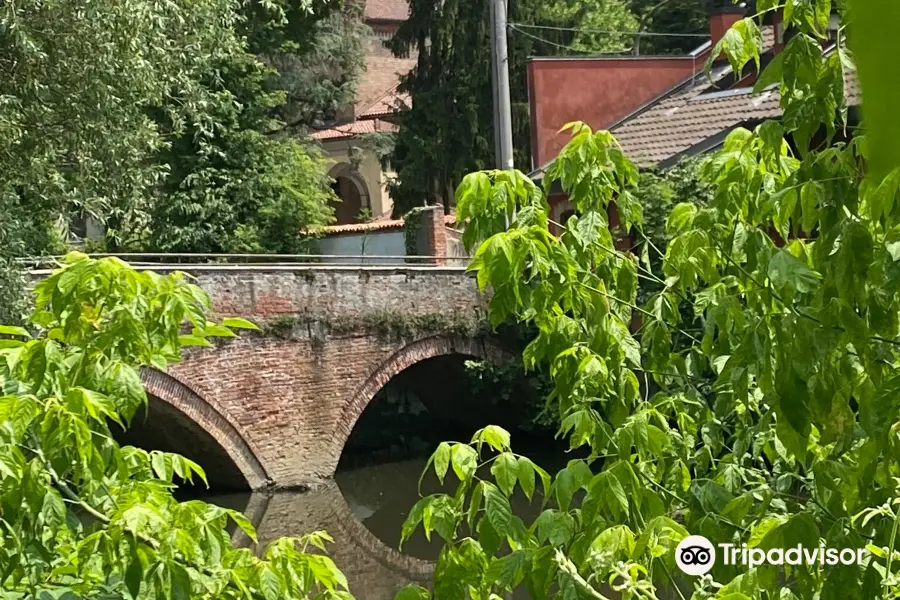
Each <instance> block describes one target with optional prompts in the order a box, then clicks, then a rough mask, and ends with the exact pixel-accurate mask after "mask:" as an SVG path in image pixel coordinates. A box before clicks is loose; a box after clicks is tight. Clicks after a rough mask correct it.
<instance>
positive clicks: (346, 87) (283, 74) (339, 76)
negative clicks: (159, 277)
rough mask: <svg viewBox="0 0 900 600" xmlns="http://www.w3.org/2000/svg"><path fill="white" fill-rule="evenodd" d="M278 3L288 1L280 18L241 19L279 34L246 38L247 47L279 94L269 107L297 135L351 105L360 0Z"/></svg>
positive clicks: (358, 55)
mask: <svg viewBox="0 0 900 600" xmlns="http://www.w3.org/2000/svg"><path fill="white" fill-rule="evenodd" d="M284 3H285V4H288V5H290V7H289V9H288V10H289V13H290V14H289V16H288V17H287V18H286V19H281V20H279V19H278V18H277V16H273V15H272V14H271V12H269V13H267V12H265V11H264V12H262V13H261V14H260V15H258V16H257V17H256V18H253V19H248V20H247V21H246V22H247V23H251V24H253V26H254V27H255V28H265V31H267V32H269V31H272V30H273V29H276V30H278V31H280V32H281V33H280V35H279V36H277V37H276V38H275V39H271V38H269V37H268V36H261V37H262V39H258V38H255V37H250V39H249V50H250V52H252V53H253V54H256V55H257V56H259V57H260V58H261V59H262V60H263V61H264V62H265V63H266V64H268V65H269V66H271V67H272V68H273V69H274V73H272V74H271V77H270V78H269V80H268V81H267V87H268V88H269V89H273V90H280V91H283V92H284V94H285V95H284V100H285V101H284V104H282V105H281V106H279V107H278V108H277V110H276V111H275V114H276V116H277V117H278V119H279V121H281V122H282V123H284V130H285V131H286V132H290V133H298V134H303V133H305V132H307V131H309V130H310V129H318V128H321V127H323V126H327V125H330V124H331V123H332V122H333V121H334V120H335V119H336V117H337V115H338V112H339V111H340V110H341V109H343V108H345V107H347V106H350V105H352V104H353V102H354V100H355V98H356V90H357V84H358V80H359V75H360V73H361V72H362V70H363V69H364V67H365V56H364V54H365V45H366V42H367V38H368V35H369V28H368V27H366V25H365V23H364V22H363V9H364V8H365V3H363V2H336V1H335V0H324V1H318V2H316V3H315V5H314V6H313V7H312V8H313V10H312V11H311V12H310V11H309V10H305V9H304V8H303V7H304V6H305V3H303V2H297V0H285V1H284ZM262 4H263V3H261V2H259V3H253V5H255V6H260V5H262ZM279 23H281V24H282V25H281V27H280V28H279V27H278V26H277V24H279Z"/></svg>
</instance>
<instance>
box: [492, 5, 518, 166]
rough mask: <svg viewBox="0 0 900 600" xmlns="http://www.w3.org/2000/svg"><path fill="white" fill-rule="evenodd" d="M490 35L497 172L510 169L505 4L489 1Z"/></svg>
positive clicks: (510, 137)
mask: <svg viewBox="0 0 900 600" xmlns="http://www.w3.org/2000/svg"><path fill="white" fill-rule="evenodd" d="M491 21H492V23H493V32H492V33H493V35H492V36H491V49H492V51H493V58H494V60H493V62H494V132H495V134H496V136H497V139H499V141H498V142H496V146H497V147H498V149H499V152H498V154H497V168H498V169H500V170H503V171H509V170H512V168H513V141H512V109H511V108H510V97H509V50H508V49H507V46H506V1H505V0H491Z"/></svg>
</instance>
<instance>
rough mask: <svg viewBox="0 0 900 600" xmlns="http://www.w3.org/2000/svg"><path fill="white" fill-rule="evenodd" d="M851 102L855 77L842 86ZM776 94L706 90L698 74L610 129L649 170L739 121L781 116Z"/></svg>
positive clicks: (717, 76)
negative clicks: (679, 87) (652, 166)
mask: <svg viewBox="0 0 900 600" xmlns="http://www.w3.org/2000/svg"><path fill="white" fill-rule="evenodd" d="M729 73H730V68H727V67H725V68H720V69H719V70H718V71H714V72H713V73H712V74H711V77H712V79H713V81H718V80H721V79H722V78H724V77H725V76H726V75H728V74H729ZM845 90H846V94H847V100H848V102H849V103H850V104H854V103H858V102H859V100H860V93H859V85H858V83H857V79H856V77H855V75H854V74H850V75H849V76H848V77H847V80H846V82H845ZM780 101H781V99H780V95H779V94H778V91H777V90H774V89H769V90H766V91H763V92H761V93H759V94H753V93H752V90H751V89H749V88H741V89H732V90H726V91H711V89H710V82H709V78H707V77H706V76H705V75H703V74H700V75H698V76H697V77H696V78H695V81H694V83H688V84H687V85H685V86H683V87H682V88H681V89H677V88H676V90H675V91H673V93H671V94H670V95H668V96H666V97H664V98H662V99H660V100H657V101H656V102H654V103H652V104H651V105H649V106H647V107H645V108H644V109H643V111H642V112H640V113H638V114H636V115H635V116H633V117H630V118H627V119H625V120H624V121H622V122H620V123H618V124H617V125H615V126H613V127H612V132H613V133H614V134H615V136H616V139H617V140H618V141H619V143H620V144H621V145H622V148H623V149H624V150H625V153H626V154H627V155H628V156H630V157H631V158H632V160H634V161H635V162H636V163H637V164H639V165H642V166H648V165H653V164H658V163H660V162H662V161H665V160H667V159H670V158H672V157H674V156H676V155H678V154H680V153H682V152H685V151H686V150H688V149H690V148H692V147H693V146H695V145H697V144H700V143H701V142H703V141H704V140H708V139H710V138H712V137H713V136H715V135H717V134H720V133H722V132H725V131H728V130H730V129H732V128H734V127H737V126H739V125H741V124H743V123H752V122H755V121H760V120H764V119H770V118H773V117H778V116H780V115H781V107H780Z"/></svg>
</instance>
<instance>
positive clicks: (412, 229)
mask: <svg viewBox="0 0 900 600" xmlns="http://www.w3.org/2000/svg"><path fill="white" fill-rule="evenodd" d="M425 208H426V207H424V206H417V207H416V208H414V209H412V210H411V211H409V212H408V213H406V215H404V217H403V241H404V244H405V245H406V255H407V256H417V255H418V254H419V232H420V231H421V230H422V219H421V215H422V211H424V210H425ZM406 262H416V261H415V259H412V260H410V259H407V261H406Z"/></svg>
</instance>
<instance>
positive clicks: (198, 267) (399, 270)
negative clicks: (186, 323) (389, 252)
mask: <svg viewBox="0 0 900 600" xmlns="http://www.w3.org/2000/svg"><path fill="white" fill-rule="evenodd" d="M372 258H373V259H377V258H379V257H377V256H373V257H372ZM429 258H431V259H432V260H458V258H456V259H455V258H454V257H446V258H441V257H437V258H434V257H429ZM132 266H133V267H134V268H135V269H136V270H138V271H154V272H159V273H170V272H174V271H182V272H185V273H190V272H205V273H216V272H249V273H254V272H277V273H285V272H287V273H292V272H296V273H303V272H309V271H313V272H319V271H321V272H340V273H354V272H365V273H371V272H376V273H384V274H390V275H402V274H405V273H436V274H448V275H460V274H465V273H466V270H467V267H453V266H427V265H409V266H406V265H318V264H315V265H313V264H310V265H241V264H220V265H210V264H190V263H186V264H165V265H146V264H133V265H132ZM51 273H53V269H35V270H32V271H31V272H30V274H31V275H32V276H37V277H44V276H46V275H50V274H51ZM471 276H472V277H474V276H475V275H474V273H473V274H471Z"/></svg>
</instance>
